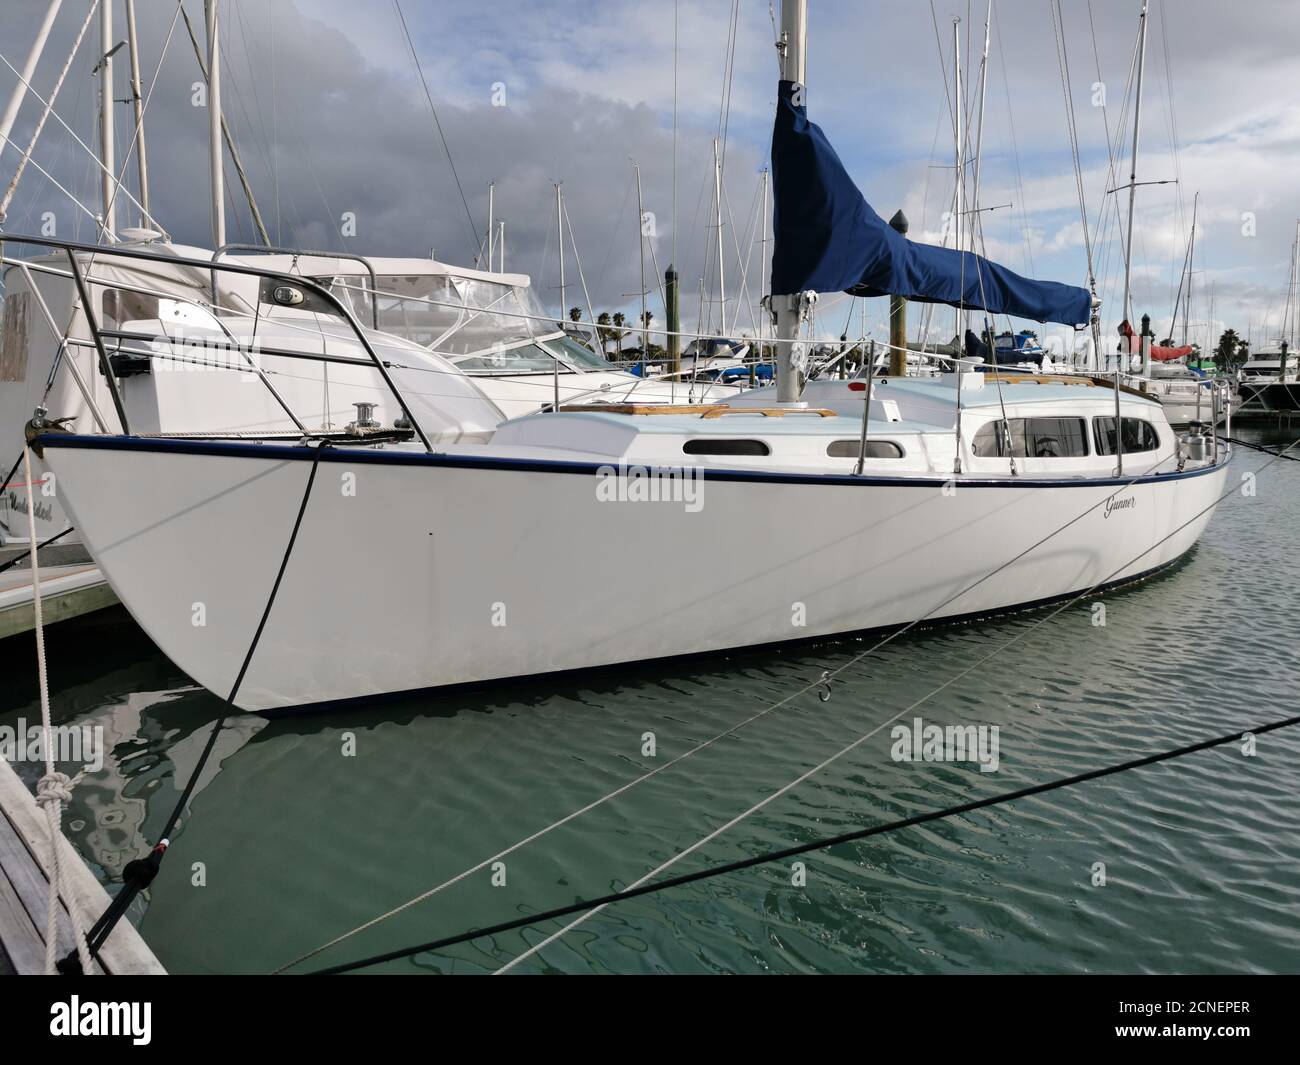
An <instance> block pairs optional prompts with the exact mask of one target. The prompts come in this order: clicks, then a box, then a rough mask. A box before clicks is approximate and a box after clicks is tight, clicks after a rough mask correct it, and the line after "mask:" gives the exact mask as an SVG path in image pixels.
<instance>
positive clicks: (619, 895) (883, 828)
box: [314, 715, 1300, 976]
mask: <svg viewBox="0 0 1300 1065" xmlns="http://www.w3.org/2000/svg"><path fill="white" fill-rule="evenodd" d="M1297 724H1300V715H1297V716H1294V717H1288V718H1283V719H1281V720H1279V721H1271V722H1268V723H1267V724H1264V725H1258V726H1255V727H1252V728H1248V729H1246V730H1245V731H1238V732H1229V733H1226V734H1225V735H1222V736H1214V737H1211V738H1210V739H1205V740H1200V741H1198V742H1197V743H1189V744H1187V745H1186V746H1183V747H1176V748H1174V749H1172V750H1167V751H1160V752H1158V753H1156V754H1149V755H1146V756H1144V757H1142V758H1134V759H1132V760H1130V761H1127V762H1120V763H1118V764H1115V765H1109V766H1104V767H1102V768H1101V769H1090V770H1088V771H1087V772H1086V773H1076V774H1075V775H1074V776H1069V777H1060V778H1058V779H1056V780H1049V781H1046V782H1045V783H1042V784H1032V785H1030V786H1028V787H1024V788H1020V789H1018V790H1016V791H1009V792H1004V793H1002V794H1001V795H993V796H990V797H989V798H987V799H972V800H971V801H970V802H964V803H960V804H959V805H956V806H948V807H945V808H944V809H942V810H931V811H929V812H928V813H923V814H916V815H914V816H912V817H904V818H901V819H900V820H897V821H889V822H886V823H885V824H882V825H872V826H870V827H868V828H859V829H855V830H854V831H852V832H842V833H840V834H839V835H837V836H826V837H823V838H821V839H815V840H812V841H810V842H807V843H799V844H796V845H795V846H793V847H785V848H784V849H782V850H776V851H768V852H766V853H764V854H756V855H753V856H752V857H749V858H740V859H737V860H736V861H734V862H726V863H725V864H723V865H715V866H712V867H710V868H708V869H700V870H697V871H696V872H694V873H685V874H683V875H681V876H675V877H672V878H670V879H668V880H660V881H657V882H655V883H653V884H645V883H640V882H638V884H639V886H634V887H629V888H625V889H624V890H623V891H615V892H611V893H610V894H608V895H601V896H598V897H596V898H592V899H583V900H581V901H579V902H574V903H571V904H569V905H568V906H559V907H556V908H555V909H553V910H546V911H544V912H542V913H537V914H532V915H531V916H527V917H519V918H516V919H515V920H512V921H503V922H501V923H500V924H495V925H492V926H491V927H488V928H480V929H476V930H474V931H470V932H462V933H460V934H459V935H454V936H447V937H445V938H444V939H438V940H434V941H433V942H430V943H422V944H420V945H419V946H418V947H405V948H403V949H401V950H392V951H388V952H387V953H385V954H376V955H375V956H373V957H370V958H363V959H361V960H360V961H355V962H347V963H345V964H343V965H334V966H330V967H329V968H327V969H318V970H316V973H315V974H314V975H322V976H329V975H334V974H338V973H346V972H352V971H354V970H356V969H361V968H365V967H367V966H371V965H378V964H380V963H381V962H387V961H397V960H399V959H401V958H406V957H410V956H411V955H413V954H422V953H425V952H426V951H433V950H443V949H445V948H447V947H453V946H456V945H457V944H460V943H467V942H469V941H470V940H474V939H480V938H483V937H484V936H494V935H499V934H501V933H503V932H511V931H515V930H517V929H520V928H527V927H529V926H530V925H533V924H536V923H538V922H540V921H550V920H555V919H556V918H560V917H568V916H571V915H572V914H577V913H583V912H590V913H594V912H595V911H596V910H597V909H603V908H604V907H605V906H609V905H611V904H612V903H615V902H622V901H624V900H626V899H632V898H638V897H640V896H642V895H651V894H654V893H655V892H659V891H665V890H667V889H669V888H675V887H682V886H684V885H686V884H693V883H697V882H698V881H701V880H710V879H712V878H714V877H718V876H725V875H726V874H728V873H735V872H740V871H741V870H744V869H751V868H753V867H754V866H756V865H766V864H769V863H771V862H779V861H783V860H785V859H787V858H797V857H799V856H800V855H802V854H809V853H811V852H813V851H819V850H826V849H827V848H829V847H836V846H839V845H840V844H843V843H854V842H857V841H858V840H863V839H868V838H870V837H872V836H882V835H885V834H887V833H890V832H897V831H899V830H900V829H904V828H912V827H914V826H916V825H924V824H928V823H929V822H932V821H940V820H943V819H945V818H949V817H955V816H957V815H959V814H965V813H971V812H972V811H975V810H983V809H987V808H989V807H992V806H1001V805H1003V804H1004V803H1009V802H1014V801H1016V800H1017V799H1025V798H1029V797H1030V796H1033V795H1042V794H1044V793H1045V792H1049V791H1056V790H1058V789H1060V788H1068V787H1072V786H1073V785H1076V784H1082V783H1085V782H1087V781H1090V780H1099V779H1101V778H1102V777H1109V776H1114V775H1115V774H1117V773H1124V772H1127V771H1128V770H1131V769H1140V768H1142V767H1143V766H1148V765H1155V764H1157V763H1159V762H1168V761H1171V760H1172V759H1175V758H1181V757H1183V756H1185V755H1189V754H1195V753H1197V752H1199V751H1205V750H1209V749H1210V748H1212V747H1219V746H1222V745H1223V744H1225V743H1232V742H1234V741H1238V740H1243V739H1245V738H1246V737H1249V736H1262V735H1264V734H1265V733H1269V732H1275V731H1277V730H1278V729H1283V728H1290V727H1292V726H1294V725H1297ZM540 945H543V944H539V946H540ZM519 960H520V959H518V958H517V959H515V961H516V962H517V961H519ZM511 964H514V963H511ZM507 968H509V966H507ZM499 971H504V969H503V970H499Z"/></svg>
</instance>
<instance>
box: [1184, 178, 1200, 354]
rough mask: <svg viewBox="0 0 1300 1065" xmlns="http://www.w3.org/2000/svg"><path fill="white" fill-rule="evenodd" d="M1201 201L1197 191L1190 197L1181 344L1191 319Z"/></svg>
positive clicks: (1185, 338) (1185, 344)
mask: <svg viewBox="0 0 1300 1065" xmlns="http://www.w3.org/2000/svg"><path fill="white" fill-rule="evenodd" d="M1200 202H1201V194H1200V193H1199V192H1198V193H1197V194H1196V195H1195V196H1193V197H1192V234H1191V239H1190V240H1189V241H1188V243H1187V309H1186V311H1185V313H1184V314H1183V346H1184V347H1186V346H1187V327H1188V325H1189V324H1190V322H1191V320H1192V268H1193V266H1194V265H1195V264H1196V208H1197V207H1198V206H1199V204H1200Z"/></svg>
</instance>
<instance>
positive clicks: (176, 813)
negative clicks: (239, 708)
mask: <svg viewBox="0 0 1300 1065" xmlns="http://www.w3.org/2000/svg"><path fill="white" fill-rule="evenodd" d="M328 446H329V444H328V442H323V443H321V444H318V445H317V446H316V450H315V452H314V453H313V455H312V461H311V471H310V472H309V473H308V475H307V487H306V488H305V489H304V490H303V494H302V502H301V503H299V505H298V515H297V517H296V518H295V519H294V523H293V530H292V531H291V532H290V533H289V542H288V544H286V545H285V549H284V557H283V558H282V559H281V560H280V569H279V571H278V572H277V573H276V575H275V582H274V584H272V585H271V594H270V595H269V596H268V597H267V600H266V607H265V608H264V609H263V611H262V617H261V620H259V621H258V623H257V631H256V632H254V633H253V639H252V641H251V642H250V643H249V645H248V653H247V654H245V655H244V661H243V663H242V664H241V665H240V667H239V673H238V674H237V675H236V677H235V683H234V684H233V685H232V686H231V689H230V694H229V695H228V696H226V703H227V705H228V707H230V708H233V707H234V703H235V696H237V695H238V694H239V689H240V686H241V685H242V684H243V682H244V675H245V674H246V673H247V672H248V667H249V664H250V663H251V662H252V661H253V652H254V651H256V650H257V645H258V642H259V641H260V640H261V638H262V631H263V630H264V629H265V628H266V621H267V618H269V617H270V616H271V607H272V606H273V605H274V604H275V598H276V594H277V593H278V592H279V591H280V582H281V581H282V580H283V579H284V573H285V570H286V569H287V568H288V566H289V556H290V555H292V554H293V548H294V544H295V543H297V541H298V530H299V529H301V528H302V519H303V515H304V514H306V513H307V501H308V500H309V499H310V498H311V489H312V485H313V484H314V483H315V481H316V470H317V467H318V466H319V465H320V456H321V452H322V451H323V450H324V449H325V448H326V447H328ZM229 716H230V709H227V710H225V711H224V712H223V713H222V715H221V716H220V717H219V718H217V720H216V723H215V724H214V725H213V726H212V731H211V732H210V733H208V741H207V743H206V744H205V745H204V747H203V753H202V754H200V755H199V760H198V761H197V762H196V763H195V765H194V769H193V770H192V771H191V773H190V775H189V779H188V780H187V781H186V782H185V787H184V789H183V790H182V791H181V795H180V798H179V799H178V800H177V801H176V805H175V806H174V807H173V809H172V812H171V814H170V816H169V817H168V818H167V823H166V824H165V825H164V826H163V830H162V835H161V837H160V838H159V840H158V844H157V846H155V847H154V848H153V850H151V851H150V852H149V854H148V856H147V857H144V858H136V859H135V860H133V861H130V862H128V863H127V864H126V867H125V868H124V869H123V870H122V878H123V884H122V890H121V891H119V892H118V893H117V894H116V895H115V896H114V897H113V901H112V902H111V903H110V904H109V907H108V909H106V910H105V911H104V913H103V914H102V915H101V917H100V918H99V920H98V921H96V922H95V924H94V926H93V927H92V928H91V930H90V931H89V932H88V933H87V934H86V939H87V940H88V942H89V947H90V953H91V954H92V955H97V954H98V952H99V949H100V948H101V947H102V946H103V945H104V942H105V940H107V939H108V937H109V934H110V933H111V932H112V931H113V928H114V927H115V926H116V925H117V922H118V921H120V920H121V919H122V915H123V914H124V913H126V910H127V907H128V906H130V905H131V903H132V902H133V901H134V900H135V897H136V896H137V895H138V894H139V893H140V892H141V891H143V890H144V889H145V888H146V887H148V886H149V885H150V884H151V883H153V880H154V877H156V876H157V875H158V870H159V869H160V868H161V866H162V860H163V857H164V855H166V853H167V848H168V847H170V846H171V837H172V833H173V832H175V830H176V825H177V824H178V823H179V822H180V819H181V814H182V813H183V812H184V810H185V808H186V806H188V805H189V801H190V796H191V795H193V793H194V787H195V785H196V784H197V783H198V780H199V776H200V775H201V774H202V773H203V770H204V768H205V767H206V766H207V764H208V759H209V758H210V757H211V756H212V751H213V749H214V748H215V747H216V745H217V737H218V735H220V733H221V730H222V728H223V727H224V726H225V724H226V719H227V718H228V717H229ZM77 946H78V949H79V950H80V949H81V948H82V947H83V946H84V944H83V943H82V942H81V937H80V936H79V937H78V942H77ZM73 961H74V959H73V958H72V956H71V955H69V956H68V957H67V958H65V959H64V960H63V962H62V965H63V966H65V967H67V971H75V969H73V968H72V965H73ZM86 970H87V966H86V963H85V961H84V959H83V962H82V971H83V972H84V971H86Z"/></svg>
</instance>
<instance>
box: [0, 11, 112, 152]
mask: <svg viewBox="0 0 1300 1065" xmlns="http://www.w3.org/2000/svg"><path fill="white" fill-rule="evenodd" d="M62 3H63V0H50V6H49V7H48V8H46V9H45V18H44V19H42V20H41V28H40V29H39V30H37V31H36V40H34V41H33V42H32V47H31V48H30V50H29V51H28V52H27V62H25V63H24V64H23V72H22V73H21V74H19V75H18V84H17V85H15V86H14V91H13V94H12V95H11V96H10V97H9V103H8V104H7V105H6V106H5V113H4V117H3V118H0V150H3V148H4V145H6V144H8V143H9V134H10V133H12V132H13V128H14V121H15V120H16V119H17V118H18V109H19V108H20V107H22V105H23V100H24V99H26V98H27V88H28V86H29V85H30V84H31V81H32V75H33V74H35V73H36V64H37V63H38V62H40V58H41V53H42V52H44V51H45V42H46V41H47V40H49V37H50V27H51V26H53V25H54V16H55V15H57V14H58V13H59V5H60V4H62ZM105 50H107V49H105Z"/></svg>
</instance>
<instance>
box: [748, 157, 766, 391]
mask: <svg viewBox="0 0 1300 1065" xmlns="http://www.w3.org/2000/svg"><path fill="white" fill-rule="evenodd" d="M768 176H769V175H768V170H767V168H766V167H764V169H763V210H762V214H761V219H762V227H763V230H762V232H763V237H762V240H760V241H759V250H758V299H759V304H760V306H759V313H758V351H757V352H756V353H755V356H756V357H755V360H754V361H753V362H751V363H750V366H749V384H750V387H751V388H752V387H753V386H754V385H755V384H756V383H757V381H756V378H757V376H758V369H757V367H758V363H760V362H762V361H763V338H764V337H765V336H766V335H767V315H765V314H764V313H763V308H762V301H763V293H764V292H766V291H767V286H768V283H767V269H768V258H767V182H768Z"/></svg>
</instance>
